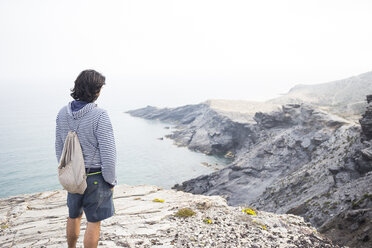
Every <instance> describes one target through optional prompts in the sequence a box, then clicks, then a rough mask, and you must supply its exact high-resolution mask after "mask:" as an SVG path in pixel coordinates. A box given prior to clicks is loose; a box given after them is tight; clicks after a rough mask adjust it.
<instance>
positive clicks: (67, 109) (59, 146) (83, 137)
mask: <svg viewBox="0 0 372 248" xmlns="http://www.w3.org/2000/svg"><path fill="white" fill-rule="evenodd" d="M70 128H71V129H70ZM69 130H73V131H76V133H77V135H78V138H79V141H80V145H81V149H82V151H83V156H84V163H85V167H86V168H95V169H99V168H101V169H102V176H103V178H104V179H105V181H106V182H107V183H109V184H111V185H116V184H117V180H116V174H115V167H116V147H115V139H114V132H113V129H112V125H111V121H110V118H109V116H108V114H107V112H106V110H104V109H101V108H98V107H97V105H96V104H95V103H88V104H87V105H85V106H84V107H83V108H82V109H80V110H78V111H75V112H73V111H72V110H71V102H69V103H68V105H67V106H64V107H63V108H62V109H61V110H60V111H59V113H58V115H57V118H56V144H55V148H56V155H57V161H58V163H59V162H60V159H61V155H62V150H63V145H64V142H65V139H66V136H67V133H68V131H69Z"/></svg>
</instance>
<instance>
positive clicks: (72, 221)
mask: <svg viewBox="0 0 372 248" xmlns="http://www.w3.org/2000/svg"><path fill="white" fill-rule="evenodd" d="M81 216H82V215H80V216H79V217H77V218H68V219H67V226H66V236H67V245H68V247H69V248H75V247H76V242H77V240H78V238H79V234H80V221H81Z"/></svg>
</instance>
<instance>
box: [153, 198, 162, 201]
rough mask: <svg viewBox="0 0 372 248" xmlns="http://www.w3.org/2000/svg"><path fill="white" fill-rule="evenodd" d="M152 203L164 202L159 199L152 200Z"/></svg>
mask: <svg viewBox="0 0 372 248" xmlns="http://www.w3.org/2000/svg"><path fill="white" fill-rule="evenodd" d="M152 201H153V202H164V200H161V199H159V198H155V199H154V200H152Z"/></svg>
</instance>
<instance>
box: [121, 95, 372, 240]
mask: <svg viewBox="0 0 372 248" xmlns="http://www.w3.org/2000/svg"><path fill="white" fill-rule="evenodd" d="M344 98H345V99H347V97H344ZM350 99H351V98H350ZM356 100H357V101H358V102H360V99H356ZM371 100H372V96H368V97H367V101H368V102H367V103H365V104H362V105H363V106H367V108H366V111H365V114H363V118H361V120H360V123H361V125H359V124H358V123H356V122H355V118H354V117H355V115H353V118H350V119H345V118H342V117H340V116H339V115H337V114H331V113H330V112H333V113H335V112H337V111H338V110H339V109H340V108H336V109H334V111H330V112H327V111H324V110H322V109H320V108H319V106H314V105H313V104H308V103H290V104H284V105H282V107H281V109H276V110H273V111H271V112H261V111H259V109H258V110H257V112H256V113H255V114H254V115H253V116H252V113H251V112H250V113H247V115H248V116H247V118H245V119H246V120H249V121H246V122H241V121H237V120H234V119H233V118H231V116H236V115H235V114H230V115H227V114H226V112H224V111H220V110H219V109H216V108H214V107H213V101H212V102H211V101H209V102H206V103H201V104H197V105H187V106H183V107H179V108H173V109H158V108H155V107H147V108H143V109H138V110H134V111H129V112H128V113H129V114H131V115H132V116H137V117H141V118H146V119H157V120H161V121H166V122H169V123H173V124H174V125H175V126H176V130H175V131H173V132H172V133H171V134H170V135H168V137H169V138H171V139H173V140H174V143H175V144H176V145H179V146H187V147H189V148H190V149H191V150H195V151H199V152H203V153H206V154H212V155H219V156H221V155H224V156H230V157H232V158H234V161H233V162H232V163H231V164H230V165H228V166H227V167H226V168H223V169H221V170H219V171H216V172H214V173H211V174H209V175H202V176H200V177H197V178H194V179H191V180H188V181H186V182H183V183H182V184H179V185H175V186H174V188H175V189H178V190H182V191H185V192H191V193H194V194H203V195H220V196H222V197H224V198H225V199H226V200H227V202H228V204H229V205H231V206H239V205H243V204H246V205H249V206H254V207H256V208H257V209H260V210H264V211H270V212H275V213H279V214H284V213H292V214H296V215H299V216H302V217H304V218H305V220H306V221H309V222H310V223H311V224H312V225H314V226H315V227H316V228H318V229H319V230H320V231H322V232H323V233H325V234H327V235H329V237H330V238H332V239H333V240H334V241H336V242H338V243H339V244H342V245H349V246H351V247H371V246H372V224H371V223H372V222H371V220H372V218H371V214H372V197H370V196H372V172H371V171H372V140H371V133H372V129H371V127H372V124H371V123H372V121H371V120H372V107H371V106H372V103H371ZM232 104H233V103H231V104H230V105H232ZM343 104H344V106H351V105H352V102H350V103H347V102H344V103H343ZM239 113H240V114H239V116H240V118H239V120H242V119H244V118H241V115H242V112H239ZM354 114H355V113H354ZM346 116H347V115H346ZM251 120H254V122H252V121H251ZM350 216H354V217H353V218H352V217H350ZM347 232H349V233H350V235H345V234H344V233H347Z"/></svg>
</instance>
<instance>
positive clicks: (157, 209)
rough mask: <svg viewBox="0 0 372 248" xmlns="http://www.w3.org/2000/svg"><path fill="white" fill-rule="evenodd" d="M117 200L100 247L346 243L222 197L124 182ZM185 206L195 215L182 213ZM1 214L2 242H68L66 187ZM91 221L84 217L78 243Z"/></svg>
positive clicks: (5, 206) (2, 204)
mask: <svg viewBox="0 0 372 248" xmlns="http://www.w3.org/2000/svg"><path fill="white" fill-rule="evenodd" d="M156 198H158V199H162V200H164V202H154V201H153V200H154V199H156ZM114 204H115V208H116V211H115V212H116V213H115V216H114V217H112V218H109V219H107V220H104V221H103V222H102V225H101V237H100V241H99V247H110V248H111V247H213V248H214V247H221V248H222V247H262V248H263V247H304V248H306V247H309V248H310V247H340V246H337V245H333V244H332V242H331V241H329V240H328V239H327V238H324V237H323V236H322V235H320V234H319V233H317V232H316V230H315V229H314V228H312V227H311V225H310V224H309V223H306V222H304V220H303V218H302V217H298V216H295V215H290V214H289V215H287V214H285V215H276V214H272V213H266V212H263V211H256V212H255V213H256V215H248V214H247V213H244V212H242V207H230V206H228V205H227V204H226V201H225V199H223V198H221V197H218V196H213V197H211V196H202V195H192V194H189V193H184V192H176V191H174V190H163V189H161V188H159V187H156V186H148V185H141V186H129V185H119V186H117V187H115V192H114ZM183 208H189V209H191V210H193V211H194V212H195V215H194V216H191V217H187V218H186V217H185V218H181V217H176V216H175V214H176V213H177V211H178V210H180V209H183ZM0 214H1V219H0V220H1V229H0V244H1V247H67V244H66V239H65V225H66V218H67V216H68V210H67V206H66V192H65V191H62V190H57V191H52V192H44V193H38V194H29V195H19V196H16V197H9V198H5V199H0ZM85 224H86V221H85V217H83V219H82V226H81V227H82V232H81V234H80V237H79V241H78V244H77V245H78V247H82V245H83V244H82V240H83V235H84V229H85Z"/></svg>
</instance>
